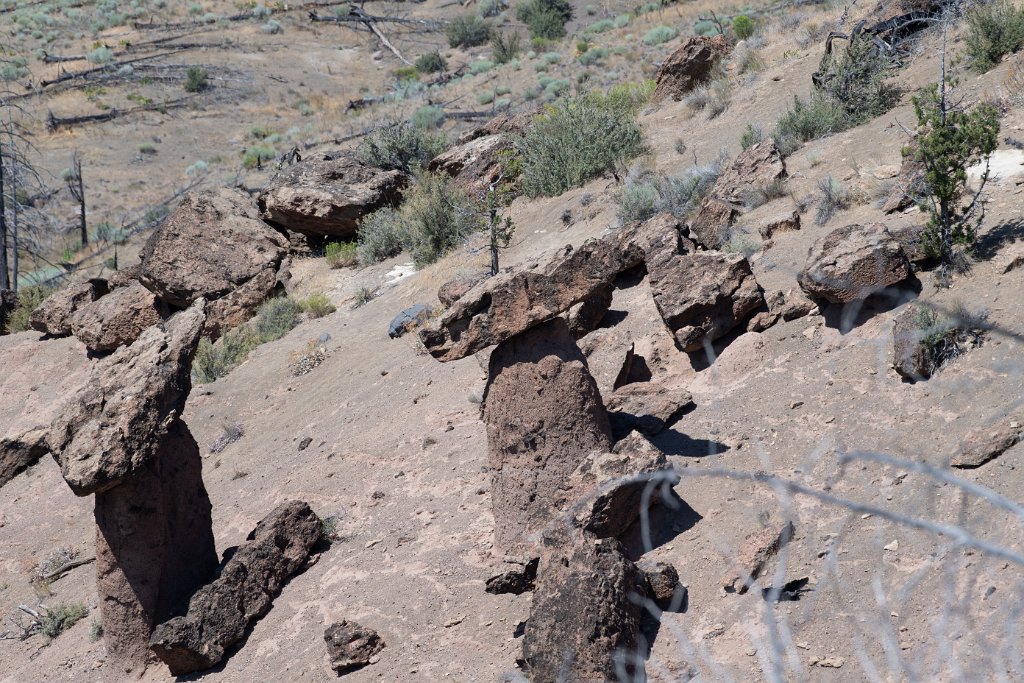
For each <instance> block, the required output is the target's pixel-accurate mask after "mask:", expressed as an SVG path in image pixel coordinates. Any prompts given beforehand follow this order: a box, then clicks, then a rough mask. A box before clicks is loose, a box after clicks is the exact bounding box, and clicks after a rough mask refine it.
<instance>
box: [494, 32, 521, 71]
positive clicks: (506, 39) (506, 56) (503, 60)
mask: <svg viewBox="0 0 1024 683" xmlns="http://www.w3.org/2000/svg"><path fill="white" fill-rule="evenodd" d="M522 43H523V38H522V36H521V35H520V34H519V31H513V32H512V33H501V32H497V33H495V34H494V37H493V38H491V54H493V55H494V61H496V62H497V63H498V64H508V63H509V62H511V61H512V60H513V59H515V58H516V57H518V56H519V54H520V53H521V52H522V51H523V44H522Z"/></svg>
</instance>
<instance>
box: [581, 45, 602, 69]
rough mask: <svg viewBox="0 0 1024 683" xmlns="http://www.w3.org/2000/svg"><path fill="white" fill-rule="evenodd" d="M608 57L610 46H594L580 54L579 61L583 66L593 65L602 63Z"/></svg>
mask: <svg viewBox="0 0 1024 683" xmlns="http://www.w3.org/2000/svg"><path fill="white" fill-rule="evenodd" d="M607 58H608V48H606V47H594V48H591V49H589V50H587V51H586V52H584V53H583V54H581V55H580V56H579V62H580V64H582V65H583V66H593V65H595V64H600V63H601V62H603V61H604V60H605V59H607Z"/></svg>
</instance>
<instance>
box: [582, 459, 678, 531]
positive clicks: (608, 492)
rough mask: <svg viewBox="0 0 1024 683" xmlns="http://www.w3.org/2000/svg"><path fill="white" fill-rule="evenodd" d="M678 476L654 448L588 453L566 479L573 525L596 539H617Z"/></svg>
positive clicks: (675, 482) (673, 483) (674, 482)
mask: <svg viewBox="0 0 1024 683" xmlns="http://www.w3.org/2000/svg"><path fill="white" fill-rule="evenodd" d="M677 483H679V475H678V474H676V471H675V470H674V469H673V468H672V466H671V465H669V463H668V460H667V459H666V458H665V454H664V453H662V452H661V451H660V450H658V449H656V448H647V449H642V450H641V449H636V450H634V449H629V450H626V451H624V452H621V453H597V452H595V453H590V454H589V455H588V456H587V457H586V458H585V459H584V460H583V462H581V463H580V466H579V467H577V468H576V471H575V472H573V473H572V476H570V477H569V480H568V482H567V488H569V490H570V491H571V495H572V497H573V498H574V499H575V501H574V502H573V504H572V507H571V510H570V511H571V514H572V522H573V525H574V526H576V527H579V528H580V529H582V530H583V531H585V532H587V533H588V534H592V535H593V536H595V537H597V538H617V537H619V536H621V535H622V534H623V533H625V532H626V530H628V529H629V527H630V526H632V525H633V523H634V522H636V521H637V520H638V519H639V518H640V516H641V512H642V511H643V509H644V508H645V507H650V505H651V504H653V503H654V502H656V501H657V500H658V499H659V498H660V497H661V493H660V492H661V491H662V489H663V487H665V486H668V487H672V486H675V485H676V484H677Z"/></svg>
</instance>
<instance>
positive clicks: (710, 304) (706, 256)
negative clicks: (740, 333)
mask: <svg viewBox="0 0 1024 683" xmlns="http://www.w3.org/2000/svg"><path fill="white" fill-rule="evenodd" d="M648 273H649V275H650V282H651V291H652V293H653V295H654V302H655V304H657V306H658V311H659V312H660V313H661V317H662V318H663V319H664V320H665V324H666V325H668V327H669V329H670V330H672V332H673V333H674V334H675V338H676V342H677V344H678V345H679V348H681V349H682V350H684V351H697V350H700V349H701V348H703V345H704V343H705V342H712V341H714V340H716V339H719V338H721V337H723V336H725V335H726V334H728V333H729V332H730V331H732V330H733V329H734V328H735V327H737V326H738V325H740V324H742V323H743V322H744V321H745V320H746V318H747V317H749V316H750V314H751V313H753V312H754V311H756V310H757V309H758V308H759V307H760V306H761V305H762V304H763V303H764V298H763V296H762V293H761V288H760V287H759V286H758V284H757V281H756V280H755V279H754V274H753V273H752V272H751V270H750V264H749V263H748V262H747V259H746V258H744V257H743V256H742V255H740V254H725V253H722V252H718V251H703V252H695V253H692V254H682V255H678V256H674V257H672V258H670V259H668V260H666V261H665V262H663V263H660V264H657V266H655V265H652V264H650V263H649V264H648Z"/></svg>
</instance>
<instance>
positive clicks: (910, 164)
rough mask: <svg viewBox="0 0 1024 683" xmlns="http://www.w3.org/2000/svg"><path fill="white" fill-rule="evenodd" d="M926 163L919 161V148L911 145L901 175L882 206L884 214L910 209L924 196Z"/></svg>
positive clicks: (901, 168) (904, 158) (901, 167)
mask: <svg viewBox="0 0 1024 683" xmlns="http://www.w3.org/2000/svg"><path fill="white" fill-rule="evenodd" d="M924 172H925V168H924V163H922V162H921V161H918V159H917V146H916V145H911V146H910V149H909V150H908V153H907V154H904V155H903V163H902V164H901V166H900V172H899V175H897V176H896V181H895V182H894V183H893V186H892V189H891V190H890V191H889V195H888V196H887V197H886V199H885V203H884V204H882V211H883V212H884V213H895V212H896V211H902V210H903V209H908V208H910V207H911V206H913V205H914V204H916V203H917V201H918V199H919V198H921V197H922V196H924V194H925V190H926V189H927V188H926V186H925V179H924Z"/></svg>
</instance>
